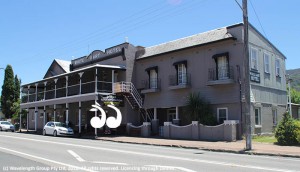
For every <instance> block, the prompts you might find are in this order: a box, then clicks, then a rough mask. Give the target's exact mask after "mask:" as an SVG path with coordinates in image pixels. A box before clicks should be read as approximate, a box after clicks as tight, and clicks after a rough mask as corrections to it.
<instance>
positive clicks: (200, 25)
mask: <svg viewBox="0 0 300 172" xmlns="http://www.w3.org/2000/svg"><path fill="white" fill-rule="evenodd" d="M236 1H237V2H239V3H240V4H242V0H42V1H41V0H22V1H21V0H0V59H1V60H0V68H5V67H6V66H7V65H8V64H10V65H11V66H12V67H13V70H14V74H15V75H18V77H19V78H20V79H21V81H22V84H26V83H30V82H34V81H37V80H41V79H43V77H44V75H45V73H46V72H47V70H48V68H49V66H50V65H51V63H52V61H53V60H54V59H62V60H67V61H70V60H72V59H75V58H78V57H82V56H84V55H88V54H89V53H91V52H92V51H93V50H104V49H106V48H109V47H111V46H114V45H118V44H121V43H123V42H125V40H128V42H129V43H131V44H133V45H136V46H137V45H141V46H144V47H148V46H152V45H157V44H160V43H164V42H168V41H172V40H175V39H179V38H182V37H186V36H190V35H193V34H197V33H201V32H206V31H209V30H213V29H216V28H220V27H225V26H229V25H232V24H236V23H240V22H242V21H243V18H242V10H241V8H240V7H239V6H238V4H237V2H236ZM299 6H300V1H299V0H287V1H282V0H278V1H274V0H248V12H249V22H250V23H251V24H252V25H253V26H254V27H255V28H256V29H257V30H258V31H260V32H261V33H262V34H263V35H264V36H265V37H266V38H267V39H269V40H270V41H271V42H272V43H273V44H274V45H275V46H276V47H277V48H278V49H279V50H280V51H281V52H282V53H283V54H284V55H285V56H286V57H287V60H286V68H287V69H295V68H300V62H299V60H298V59H297V58H298V56H299V55H298V52H297V51H298V50H299V48H300V46H299V45H300V44H299V40H300V32H299V30H300V19H299V17H300V10H299V9H298V8H299ZM3 78H4V70H0V86H2V84H3ZM0 91H1V88H0Z"/></svg>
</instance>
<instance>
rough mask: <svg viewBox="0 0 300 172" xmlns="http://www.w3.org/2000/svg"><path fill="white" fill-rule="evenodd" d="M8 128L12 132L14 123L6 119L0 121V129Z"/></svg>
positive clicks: (5, 129)
mask: <svg viewBox="0 0 300 172" xmlns="http://www.w3.org/2000/svg"><path fill="white" fill-rule="evenodd" d="M8 130H9V131H11V132H14V131H15V127H14V125H12V124H11V123H10V122H8V121H0V131H8Z"/></svg>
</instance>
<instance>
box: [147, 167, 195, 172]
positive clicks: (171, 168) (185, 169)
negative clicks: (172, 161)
mask: <svg viewBox="0 0 300 172" xmlns="http://www.w3.org/2000/svg"><path fill="white" fill-rule="evenodd" d="M145 166H146V167H156V168H157V167H158V168H166V169H167V170H174V169H178V170H181V171H185V172H197V171H194V170H190V169H187V168H183V167H174V166H163V165H145Z"/></svg>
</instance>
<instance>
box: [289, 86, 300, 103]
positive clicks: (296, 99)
mask: <svg viewBox="0 0 300 172" xmlns="http://www.w3.org/2000/svg"><path fill="white" fill-rule="evenodd" d="M291 101H292V103H296V104H300V92H299V91H297V90H296V89H294V88H292V89H291Z"/></svg>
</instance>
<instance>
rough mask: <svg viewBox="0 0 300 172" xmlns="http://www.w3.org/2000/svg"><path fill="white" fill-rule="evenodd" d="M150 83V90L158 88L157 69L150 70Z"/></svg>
mask: <svg viewBox="0 0 300 172" xmlns="http://www.w3.org/2000/svg"><path fill="white" fill-rule="evenodd" d="M149 83H150V88H157V71H156V70H155V69H152V70H150V76H149Z"/></svg>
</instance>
